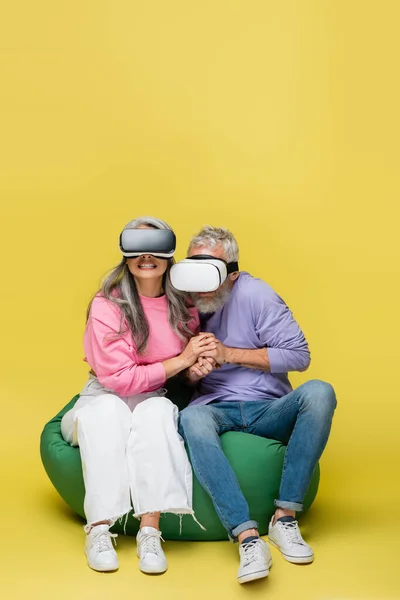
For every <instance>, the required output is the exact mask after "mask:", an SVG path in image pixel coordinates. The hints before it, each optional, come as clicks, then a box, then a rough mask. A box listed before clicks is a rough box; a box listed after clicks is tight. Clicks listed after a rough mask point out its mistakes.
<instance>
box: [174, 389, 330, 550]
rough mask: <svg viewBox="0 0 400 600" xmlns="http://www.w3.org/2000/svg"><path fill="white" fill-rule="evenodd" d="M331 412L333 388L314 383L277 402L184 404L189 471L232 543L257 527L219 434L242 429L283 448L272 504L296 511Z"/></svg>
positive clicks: (182, 419)
mask: <svg viewBox="0 0 400 600" xmlns="http://www.w3.org/2000/svg"><path fill="white" fill-rule="evenodd" d="M335 408H336V397H335V392H334V390H333V388H332V386H331V385H330V384H328V383H324V382H323V381H318V380H314V381H309V382H307V383H305V384H303V385H301V386H300V387H298V388H297V389H296V390H294V391H293V392H291V393H290V394H287V396H283V398H279V399H272V400H255V401H245V402H215V403H211V404H205V405H196V406H188V407H187V408H185V409H184V410H183V411H182V412H181V413H180V425H179V432H180V434H181V435H182V437H183V438H184V439H185V442H186V444H187V447H188V449H189V453H190V458H191V462H192V467H193V470H194V472H195V474H196V477H197V479H198V480H199V482H200V484H201V485H202V486H203V488H204V489H205V490H206V492H207V493H208V494H209V496H210V497H211V499H212V501H213V504H214V507H215V510H216V512H217V514H218V516H219V518H220V521H221V523H222V524H223V525H224V527H225V528H226V530H227V531H228V534H229V536H230V537H231V538H232V539H237V536H238V535H239V534H240V533H242V532H243V531H246V530H247V529H253V528H254V529H257V528H258V523H257V522H256V521H252V520H251V519H250V515H249V507H248V504H247V502H246V499H245V497H244V496H243V493H242V491H241V489H240V487H239V483H238V481H237V479H236V476H235V474H234V472H233V470H232V468H231V466H230V464H229V462H228V460H227V458H226V456H225V454H224V453H223V451H222V446H221V441H220V437H219V436H220V435H222V434H223V433H225V432H227V431H239V432H240V431H243V432H245V433H252V434H254V435H259V436H261V437H265V438H271V439H274V440H278V441H280V442H282V443H284V444H286V445H287V448H286V453H285V460H284V465H283V472H282V479H281V484H280V489H279V498H278V499H276V500H275V505H276V506H277V507H280V508H287V509H290V510H294V511H300V510H302V508H303V500H304V496H305V494H306V492H307V489H308V486H309V484H310V481H311V477H312V474H313V472H314V469H315V467H316V466H317V464H318V460H319V458H320V456H321V454H322V452H323V450H324V448H325V445H326V443H327V441H328V437H329V432H330V429H331V423H332V417H333V413H334V411H335Z"/></svg>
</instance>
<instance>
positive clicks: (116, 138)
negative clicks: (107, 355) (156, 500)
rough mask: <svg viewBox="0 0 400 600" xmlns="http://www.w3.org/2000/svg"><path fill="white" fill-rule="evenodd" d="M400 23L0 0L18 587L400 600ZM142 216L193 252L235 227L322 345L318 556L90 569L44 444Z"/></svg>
mask: <svg viewBox="0 0 400 600" xmlns="http://www.w3.org/2000/svg"><path fill="white" fill-rule="evenodd" d="M399 17H400V9H399V4H398V2H397V1H396V0H393V1H392V2H390V1H389V0H381V1H380V2H373V1H372V0H369V1H368V0H367V1H361V0H346V1H345V0H325V1H324V0H297V1H296V0H287V1H285V2H272V1H271V0H247V1H244V0H242V1H239V0H230V1H228V0H214V1H208V0H203V1H202V2H195V1H193V0H192V1H190V0H169V1H163V0H147V2H138V1H137V0H132V1H128V0H114V1H112V0H86V1H82V0H81V1H77V0H70V1H69V2H64V1H63V2H50V1H48V0H47V1H46V0H37V1H35V2H29V1H28V0H14V1H13V2H9V3H4V6H3V7H2V17H1V24H0V46H1V66H0V88H1V90H0V98H1V99H0V107H1V122H0V136H1V156H0V180H1V183H0V186H1V188H0V194H1V236H0V245H1V247H0V256H1V264H2V267H1V278H2V284H3V285H2V293H1V328H0V334H1V345H0V365H1V377H0V393H1V418H2V433H1V438H0V439H1V442H0V443H1V446H2V448H1V460H2V466H4V477H3V485H2V493H1V514H2V523H3V525H2V532H3V536H2V544H1V545H2V548H1V554H2V558H1V566H2V567H3V569H2V570H4V573H5V575H4V576H2V577H1V579H0V589H1V588H2V587H4V586H5V588H4V589H5V590H6V591H5V592H4V594H3V597H4V598H23V597H28V596H29V597H35V598H36V597H37V598H46V599H47V598H57V597H58V598H71V597H75V598H79V599H80V598H87V597H96V598H99V599H102V598H109V597H110V595H111V594H112V593H113V594H114V595H113V597H115V598H117V597H119V596H120V597H127V595H128V594H129V595H132V596H135V597H137V596H138V595H139V594H141V595H142V594H146V595H147V596H148V597H150V598H153V597H154V598H155V597H157V598H162V597H167V598H183V597H192V596H195V597H197V596H198V597H206V596H208V597H211V598H217V597H223V598H239V597H243V598H244V597H245V596H248V595H249V594H252V595H254V596H255V597H264V596H265V597H267V596H268V598H280V599H284V600H285V599H286V598H302V599H303V598H304V599H307V600H313V599H318V600H323V599H324V600H325V599H326V600H328V599H329V600H339V598H340V599H341V600H343V599H348V598H362V599H364V600H365V599H367V598H368V599H369V598H371V599H372V598H373V599H378V598H391V599H393V598H400V584H399V580H398V567H397V560H395V557H396V554H397V556H398V545H399V538H398V534H399V517H398V514H397V512H396V511H397V510H398V506H399V500H400V492H399V484H398V468H399V467H398V464H399V458H400V451H399V433H398V432H399V416H400V411H399V392H398V384H397V373H398V364H399V337H400V327H399V316H398V306H399V295H398V291H399V261H400V244H399V233H398V230H399V188H400V186H399V158H400V156H399V134H400V127H399V106H400V97H399V96H400V94H399V79H398V74H399V58H400V57H399V48H398V23H399ZM142 214H153V215H156V216H159V217H161V218H164V219H166V220H167V221H168V222H170V223H171V225H172V226H173V227H174V228H175V230H176V233H177V235H178V241H179V246H178V258H180V257H183V256H184V254H185V248H186V245H187V243H188V241H189V238H190V236H191V235H192V234H193V233H195V232H196V230H198V229H199V228H200V227H201V225H203V224H204V223H212V224H215V225H222V226H228V227H229V228H231V229H232V231H233V232H234V233H235V234H236V235H237V237H238V240H239V242H240V247H241V267H242V268H243V269H248V270H250V271H251V272H252V273H253V274H254V275H257V276H260V277H262V278H264V279H266V280H267V281H268V282H269V283H270V284H271V285H272V286H273V287H274V288H275V289H276V290H277V291H278V292H279V293H280V294H281V295H282V296H283V297H284V298H285V300H286V301H287V302H288V304H289V305H290V307H291V308H292V310H293V311H294V314H295V317H296V318H297V319H298V321H299V323H300V324H301V326H302V328H303V329H304V331H305V333H306V335H307V337H308V340H309V343H310V346H311V350H312V356H313V360H312V366H311V368H310V370H309V371H308V372H307V373H305V374H302V375H301V376H300V375H295V376H294V377H293V383H294V384H295V385H297V384H298V383H300V382H301V381H304V380H305V379H307V378H311V377H313V378H314V377H316V378H321V379H325V380H328V381H330V382H331V383H333V385H334V386H335V388H336V391H337V395H338V401H339V406H338V410H337V413H336V416H335V422H334V429H333V432H332V436H331V440H330V443H329V446H328V448H327V450H326V452H325V454H324V457H323V459H322V481H321V487H320V492H319V496H318V498H317V501H316V502H315V505H314V507H313V509H312V510H311V511H310V513H309V515H308V516H307V517H305V519H304V520H303V530H304V534H305V536H306V538H307V540H308V541H309V542H310V543H311V544H312V545H313V547H314V550H315V552H316V561H315V563H314V565H312V566H310V567H306V568H302V567H296V566H293V565H290V564H288V563H285V562H284V561H283V559H282V558H281V557H280V556H278V554H277V552H274V554H273V556H274V561H275V563H274V567H273V569H272V571H271V575H270V578H269V581H267V582H265V581H264V582H259V583H256V584H253V585H252V586H247V588H241V587H239V586H238V584H237V583H236V581H235V576H236V568H237V555H236V553H237V548H236V547H233V546H231V545H229V544H228V543H214V544H212V543H209V544H186V543H185V544H182V543H181V544H180V543H170V544H168V545H167V550H168V557H169V560H170V570H169V571H168V573H167V574H166V575H165V576H163V577H161V578H160V577H159V578H152V579H151V578H146V577H145V576H143V575H141V574H139V572H138V570H137V564H136V559H135V556H134V545H133V542H132V541H131V540H122V541H121V543H120V545H119V548H120V560H121V569H120V571H119V572H118V573H117V574H115V575H112V576H104V575H97V574H95V573H93V572H90V571H89V569H88V568H87V567H86V565H85V560H84V556H83V551H82V547H83V546H82V544H83V533H82V531H81V524H80V522H79V521H78V520H76V519H74V518H73V517H72V516H71V515H70V513H69V512H68V511H67V509H66V508H64V505H63V503H62V502H61V501H60V500H59V498H58V496H57V494H56V493H55V492H54V491H53V490H52V488H51V486H50V484H49V482H48V481H47V478H46V475H45V474H44V471H43V470H42V467H41V464H40V462H39V456H38V439H39V434H40V431H41V428H42V426H43V424H44V423H45V422H46V421H47V420H48V419H49V418H50V417H52V416H53V415H54V414H55V413H56V412H58V411H59V409H60V408H61V407H62V406H63V405H64V404H65V403H66V402H67V401H68V400H69V399H70V398H71V397H72V395H74V394H75V393H76V392H77V391H79V389H80V388H81V386H82V385H83V383H84V381H85V378H86V369H85V366H84V364H83V363H82V332H83V327H84V314H85V308H86V304H87V301H88V300H89V298H90V295H91V294H92V292H94V291H95V289H96V287H97V285H98V283H99V281H100V279H101V276H102V275H103V274H104V273H105V271H106V270H107V269H108V268H110V267H111V266H113V265H114V264H115V263H116V262H117V261H118V260H119V253H118V249H117V239H118V234H119V231H120V229H121V228H122V227H123V225H124V224H125V223H126V222H127V221H129V220H130V219H131V218H133V217H135V216H138V215H142ZM5 532H8V535H4V534H5Z"/></svg>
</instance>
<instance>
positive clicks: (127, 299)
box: [86, 217, 193, 354]
mask: <svg viewBox="0 0 400 600" xmlns="http://www.w3.org/2000/svg"><path fill="white" fill-rule="evenodd" d="M140 225H147V226H149V227H153V228H154V229H170V230H171V227H170V226H169V225H168V224H167V223H165V221H162V220H161V219H155V218H154V217H139V218H138V219H134V220H133V221H130V222H129V223H128V224H127V225H125V227H124V229H137V228H138V227H139V226H140ZM171 231H172V230H171ZM174 263H175V260H174V259H173V258H169V259H168V267H167V270H166V272H165V273H164V278H163V288H164V292H165V295H166V297H167V303H168V320H169V324H170V326H171V328H172V329H173V331H174V332H175V333H176V334H177V335H178V337H179V338H180V339H181V340H185V341H187V340H188V339H189V338H190V337H192V335H193V333H192V331H191V330H190V329H189V327H188V323H190V321H191V320H192V318H193V317H192V316H191V315H190V313H189V310H188V306H187V302H186V300H187V298H188V296H187V295H186V294H183V293H182V292H178V290H176V289H175V288H174V287H173V286H172V284H171V280H170V276H169V271H170V269H171V267H172V265H173V264H174ZM97 294H100V295H101V296H103V297H104V298H107V300H110V302H112V303H113V304H116V305H117V306H118V308H119V309H120V311H121V322H120V329H119V331H118V333H117V335H118V336H121V335H123V334H124V333H125V332H126V331H127V330H128V329H130V330H131V332H132V337H133V339H134V341H135V344H136V347H137V351H138V353H139V354H142V353H144V351H145V350H146V346H147V342H148V339H149V324H148V321H147V319H146V315H145V313H144V310H143V306H142V303H141V302H140V297H139V293H138V291H137V288H136V283H135V279H134V277H133V275H132V274H131V272H130V271H129V268H128V265H127V259H126V258H125V257H123V259H122V260H121V262H120V264H119V265H118V266H116V267H115V268H114V269H112V271H111V272H110V273H109V274H108V275H107V277H106V278H105V279H104V281H103V284H102V286H101V288H100V290H98V292H96V294H95V296H97ZM93 298H94V297H93ZM93 298H92V300H91V301H90V303H89V306H88V308H87V312H86V319H88V318H89V313H90V308H91V306H92V302H93Z"/></svg>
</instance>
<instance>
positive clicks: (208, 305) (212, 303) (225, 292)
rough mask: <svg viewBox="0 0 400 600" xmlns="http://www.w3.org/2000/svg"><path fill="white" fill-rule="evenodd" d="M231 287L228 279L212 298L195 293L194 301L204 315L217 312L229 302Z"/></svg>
mask: <svg viewBox="0 0 400 600" xmlns="http://www.w3.org/2000/svg"><path fill="white" fill-rule="evenodd" d="M230 293H231V289H230V287H229V282H228V281H227V282H226V284H225V283H224V285H223V286H222V287H221V288H220V289H219V290H218V291H217V292H216V293H215V295H214V296H213V297H212V298H202V297H200V296H197V294H193V302H194V305H195V307H196V308H197V310H198V311H199V313H201V314H203V315H209V314H212V313H215V312H217V310H219V309H220V308H222V307H223V306H224V304H225V303H226V302H227V300H228V298H229V295H230Z"/></svg>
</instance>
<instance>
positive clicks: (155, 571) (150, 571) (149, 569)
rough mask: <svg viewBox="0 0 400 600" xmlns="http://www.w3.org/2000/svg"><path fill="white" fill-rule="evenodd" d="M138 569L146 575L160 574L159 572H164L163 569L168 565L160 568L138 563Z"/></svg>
mask: <svg viewBox="0 0 400 600" xmlns="http://www.w3.org/2000/svg"><path fill="white" fill-rule="evenodd" d="M139 569H140V570H141V571H142V573H146V574H147V575H157V574H159V575H161V573H165V571H166V570H167V569H168V565H167V566H166V567H165V569H160V567H143V566H142V565H141V564H140V563H139Z"/></svg>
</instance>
